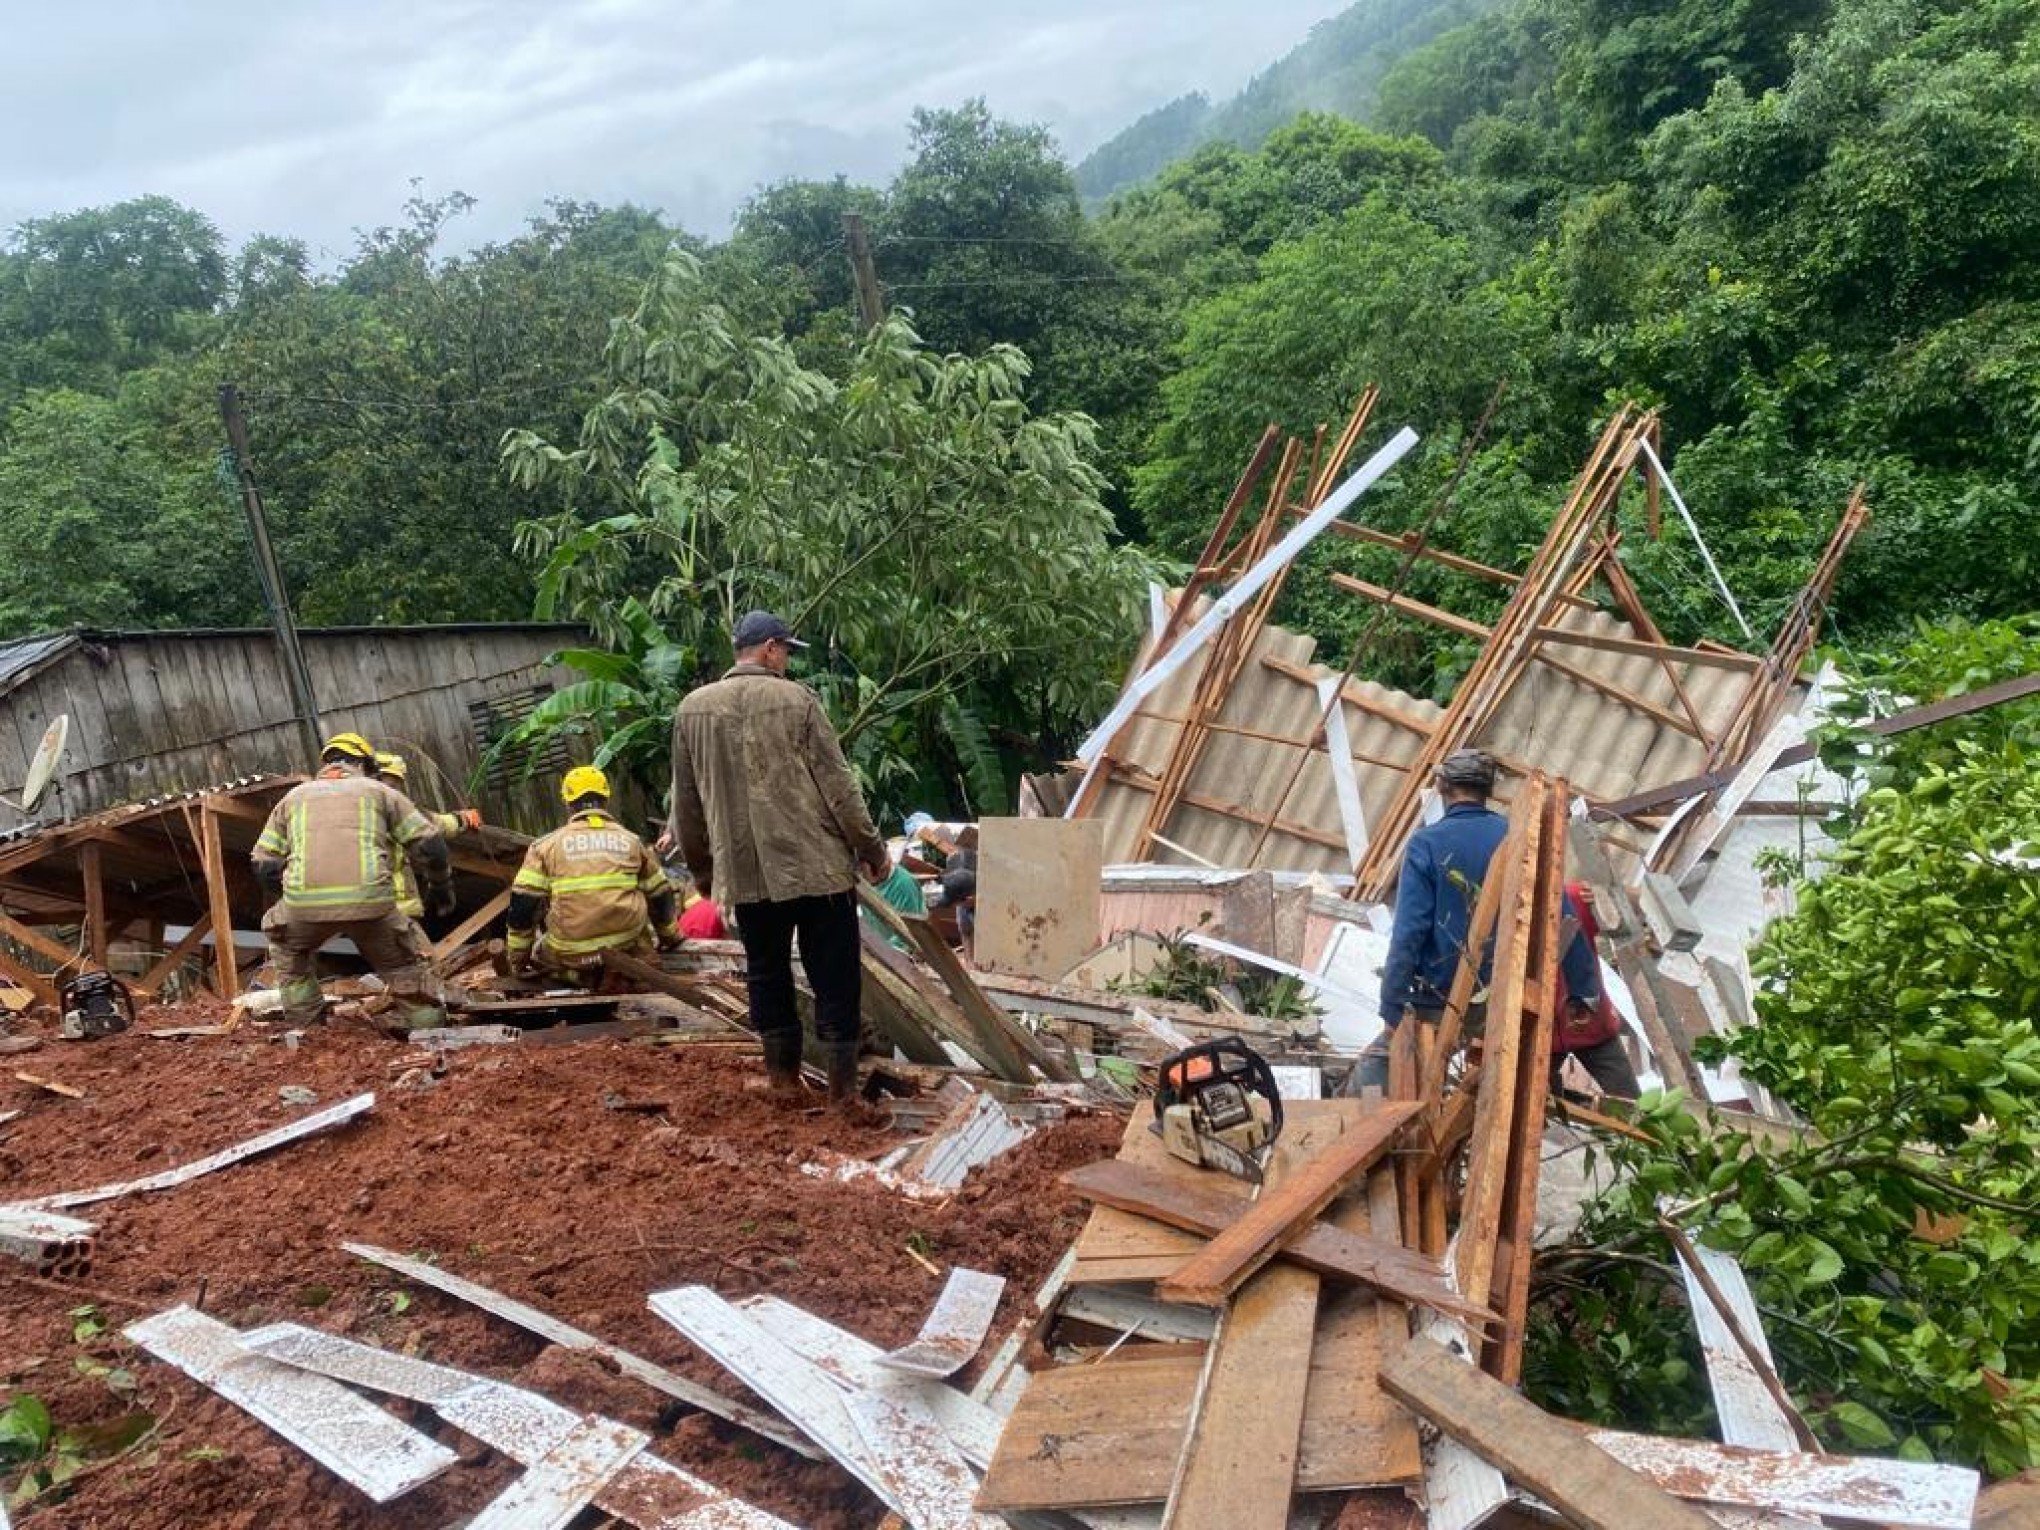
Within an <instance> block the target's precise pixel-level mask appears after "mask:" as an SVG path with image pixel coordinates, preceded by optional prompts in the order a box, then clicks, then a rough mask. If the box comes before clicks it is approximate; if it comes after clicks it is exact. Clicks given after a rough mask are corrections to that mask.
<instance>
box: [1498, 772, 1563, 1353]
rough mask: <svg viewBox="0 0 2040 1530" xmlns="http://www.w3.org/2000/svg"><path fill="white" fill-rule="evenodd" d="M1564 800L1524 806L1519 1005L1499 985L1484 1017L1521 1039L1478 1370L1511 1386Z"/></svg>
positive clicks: (1548, 1024)
mask: <svg viewBox="0 0 2040 1530" xmlns="http://www.w3.org/2000/svg"><path fill="white" fill-rule="evenodd" d="M1566 797H1567V794H1566V789H1565V783H1564V782H1563V781H1555V782H1552V783H1549V785H1548V787H1547V789H1546V790H1545V791H1543V792H1542V793H1541V794H1537V793H1533V794H1531V797H1530V799H1529V801H1528V802H1526V806H1530V805H1534V806H1535V807H1536V809H1537V811H1538V812H1539V814H1540V815H1541V823H1540V825H1539V832H1538V836H1537V845H1536V849H1537V868H1536V880H1535V883H1534V887H1535V892H1534V908H1533V910H1532V915H1531V941H1530V948H1529V952H1528V957H1527V961H1526V963H1525V966H1524V972H1523V987H1522V989H1521V991H1520V999H1519V1000H1514V1001H1512V1000H1510V999H1509V997H1508V990H1507V987H1506V985H1505V986H1504V987H1503V988H1502V989H1500V990H1498V1003H1497V1004H1496V1005H1491V1006H1490V1008H1489V1011H1488V1033H1489V1035H1490V1036H1492V1035H1493V1034H1494V1029H1495V1026H1496V1025H1497V1023H1512V1024H1513V1026H1514V1028H1515V1029H1516V1030H1517V1031H1518V1032H1519V1034H1520V1040H1519V1042H1518V1048H1519V1051H1520V1054H1521V1056H1520V1060H1519V1062H1518V1064H1517V1067H1516V1079H1515V1087H1516V1104H1515V1109H1514V1110H1513V1112H1511V1125H1510V1131H1509V1143H1508V1156H1507V1158H1506V1159H1505V1160H1504V1162H1503V1165H1502V1168H1503V1171H1504V1174H1505V1175H1506V1183H1505V1187H1504V1193H1503V1196H1502V1205H1501V1219H1500V1223H1499V1230H1498V1234H1497V1236H1498V1240H1499V1241H1498V1243H1497V1245H1496V1257H1495V1271H1494V1290H1493V1293H1492V1295H1491V1298H1490V1300H1491V1305H1493V1306H1494V1307H1495V1308H1496V1310H1497V1311H1498V1312H1500V1313H1501V1316H1502V1323H1501V1327H1500V1328H1499V1329H1498V1330H1497V1331H1495V1332H1493V1333H1491V1334H1490V1335H1489V1336H1488V1343H1487V1348H1486V1352H1485V1354H1484V1355H1483V1356H1482V1362H1481V1363H1482V1364H1483V1365H1484V1366H1485V1367H1486V1368H1487V1369H1488V1370H1490V1371H1491V1372H1492V1373H1493V1374H1494V1375H1495V1376H1496V1377H1498V1378H1499V1379H1500V1380H1502V1381H1503V1382H1506V1383H1507V1384H1508V1385H1510V1386H1515V1385H1516V1384H1517V1383H1518V1382H1520V1381H1521V1380H1522V1372H1523V1347H1524V1344H1525V1342H1526V1341H1527V1338H1528V1329H1529V1314H1530V1265H1531V1260H1532V1243H1533V1240H1534V1238H1535V1234H1536V1224H1537V1179H1538V1175H1539V1174H1540V1173H1541V1172H1542V1167H1543V1157H1544V1116H1545V1105H1546V1102H1547V1100H1548V1099H1549V1096H1550V1084H1551V1055H1552V1053H1551V1048H1552V1038H1553V1033H1554V1031H1555V1029H1556V1025H1557V1015H1556V1012H1555V1011H1556V1005H1557V1003H1558V984H1559V962H1558V953H1559V949H1560V946H1561V943H1562V942H1563V941H1565V940H1567V939H1569V938H1571V937H1570V936H1569V935H1567V934H1566V933H1565V930H1564V921H1563V920H1562V918H1561V915H1562V912H1563V910H1564V907H1565V823H1566ZM1500 1017H1506V1019H1505V1020H1502V1019H1501V1018H1500Z"/></svg>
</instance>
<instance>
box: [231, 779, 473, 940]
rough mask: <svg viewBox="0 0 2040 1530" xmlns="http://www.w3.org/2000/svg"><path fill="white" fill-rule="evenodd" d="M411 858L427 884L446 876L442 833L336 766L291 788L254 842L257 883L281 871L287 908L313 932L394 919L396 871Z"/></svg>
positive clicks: (376, 786) (405, 804) (377, 786)
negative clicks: (317, 927)
mask: <svg viewBox="0 0 2040 1530" xmlns="http://www.w3.org/2000/svg"><path fill="white" fill-rule="evenodd" d="M406 852H409V853H410V854H413V855H416V856H417V857H418V858H419V860H420V862H421V863H422V865H423V867H424V869H425V871H426V876H427V880H428V881H434V882H435V883H436V881H437V878H436V877H434V876H433V872H434V871H436V872H437V873H438V876H439V877H443V876H445V875H446V874H447V870H448V868H447V856H446V840H445V837H444V835H442V834H441V832H440V830H439V826H438V825H437V824H435V823H434V822H433V821H432V820H431V819H429V818H427V817H426V816H425V814H423V813H421V812H419V811H418V809H417V808H416V807H415V806H413V805H412V803H411V799H410V798H408V797H406V796H404V795H403V793H401V792H398V791H393V790H391V789H390V788H389V787H387V786H385V785H383V783H382V782H380V781H376V780H372V779H370V778H369V777H367V776H362V775H356V774H355V773H353V772H352V771H349V770H345V769H342V768H340V767H337V766H328V767H327V768H326V769H324V770H322V771H320V772H319V774H318V775H317V776H315V777H313V778H312V779H311V780H309V781H306V782H304V783H303V784H302V785H300V786H295V787H293V788H291V790H290V791H289V793H287V794H286V795H285V797H284V798H283V800H282V801H281V802H279V803H277V804H276V807H275V809H274V810H273V811H272V812H271V813H270V815H269V822H268V824H267V825H265V826H264V828H263V830H262V837H261V838H260V839H258V840H257V841H256V842H255V853H254V861H255V864H256V875H257V877H258V878H260V879H263V880H274V869H275V867H276V865H277V863H279V862H280V863H281V865H282V879H281V881H282V889H283V895H282V907H283V912H284V914H285V916H286V917H287V918H290V919H293V920H296V921H299V922H302V923H308V924H345V923H347V922H349V921H351V920H358V919H374V918H378V917H380V916H381V915H384V914H388V913H392V912H394V911H395V909H396V905H397V869H398V867H399V866H400V865H402V863H403V858H404V856H405V854H406Z"/></svg>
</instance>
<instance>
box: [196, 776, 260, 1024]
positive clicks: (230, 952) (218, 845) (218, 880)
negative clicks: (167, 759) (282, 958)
mask: <svg viewBox="0 0 2040 1530" xmlns="http://www.w3.org/2000/svg"><path fill="white" fill-rule="evenodd" d="M220 800H221V799H218V798H213V797H207V798H206V799H205V800H204V801H203V802H201V803H200V804H199V810H198V822H199V857H200V861H201V864H203V866H204V867H205V893H206V903H207V907H208V910H209V911H210V913H211V915H212V927H213V951H214V959H213V973H214V978H213V991H214V992H216V993H217V994H218V995H219V996H220V997H221V998H222V999H234V998H237V997H238V996H239V995H240V992H241V973H240V969H239V968H238V967H237V966H236V965H235V952H234V900H233V898H232V897H231V896H230V895H229V893H228V892H227V863H226V846H225V841H224V840H223V839H222V838H221V835H220V813H221V811H222V810H221V808H220V807H219V806H218V805H217V803H218V802H219V801H220ZM227 800H231V799H227ZM236 806H239V804H236ZM265 817H266V815H265Z"/></svg>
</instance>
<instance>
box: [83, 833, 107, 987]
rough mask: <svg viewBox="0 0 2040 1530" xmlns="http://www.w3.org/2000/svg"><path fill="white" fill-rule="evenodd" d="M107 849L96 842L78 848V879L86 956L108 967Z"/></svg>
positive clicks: (92, 841) (95, 962) (86, 842)
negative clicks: (81, 886) (82, 893)
mask: <svg viewBox="0 0 2040 1530" xmlns="http://www.w3.org/2000/svg"><path fill="white" fill-rule="evenodd" d="M105 858H106V850H105V847H104V846H102V845H101V844H100V843H99V842H98V841H97V840H89V839H88V840H87V841H85V843H84V844H82V845H80V846H79V847H78V878H79V880H80V881H81V882H82V883H84V886H85V928H84V930H83V932H82V933H83V935H84V938H85V954H86V955H87V956H89V957H91V958H92V961H93V964H94V965H95V966H99V967H104V966H105V965H106V866H105Z"/></svg>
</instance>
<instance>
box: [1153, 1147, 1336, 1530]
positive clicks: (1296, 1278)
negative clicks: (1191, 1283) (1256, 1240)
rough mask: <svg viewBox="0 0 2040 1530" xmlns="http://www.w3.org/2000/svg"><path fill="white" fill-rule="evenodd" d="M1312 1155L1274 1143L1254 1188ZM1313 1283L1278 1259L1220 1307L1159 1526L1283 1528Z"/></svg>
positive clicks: (1313, 1315)
mask: <svg viewBox="0 0 2040 1530" xmlns="http://www.w3.org/2000/svg"><path fill="white" fill-rule="evenodd" d="M1342 1125H1343V1123H1342ZM1341 1135H1343V1132H1342V1133H1341ZM1311 1156H1312V1155H1310V1154H1307V1153H1299V1152H1298V1150H1297V1148H1296V1145H1295V1144H1294V1143H1278V1144H1277V1146H1276V1149H1275V1153H1274V1156H1273V1157H1272V1159H1271V1160H1270V1162H1269V1165H1268V1181H1267V1183H1266V1184H1265V1185H1264V1186H1263V1187H1262V1188H1261V1191H1260V1194H1261V1195H1262V1196H1263V1197H1265V1196H1267V1195H1270V1194H1273V1193H1275V1192H1276V1190H1277V1188H1279V1186H1281V1185H1282V1184H1283V1183H1285V1182H1286V1181H1287V1180H1288V1179H1290V1178H1291V1177H1292V1176H1293V1175H1294V1174H1295V1173H1296V1172H1297V1171H1298V1168H1299V1166H1300V1165H1301V1164H1303V1163H1307V1162H1309V1161H1310V1159H1311ZM1318 1289H1319V1283H1318V1277H1317V1275H1316V1273H1315V1272H1313V1271H1310V1270H1306V1269H1302V1268H1300V1267H1297V1266H1294V1265H1290V1264H1288V1263H1281V1264H1277V1265H1274V1266H1272V1267H1270V1268H1268V1269H1264V1270H1262V1271H1261V1272H1260V1274H1258V1275H1256V1276H1255V1277H1254V1278H1253V1279H1252V1280H1250V1281H1248V1282H1247V1283H1246V1285H1245V1286H1243V1287H1242V1288H1241V1289H1240V1291H1239V1293H1238V1295H1237V1296H1235V1297H1234V1298H1233V1300H1232V1301H1230V1302H1228V1303H1227V1304H1226V1306H1225V1307H1224V1309H1223V1310H1222V1311H1221V1312H1220V1313H1219V1315H1218V1323H1217V1329H1216V1331H1215V1333H1214V1334H1213V1335H1212V1340H1211V1343H1210V1345H1209V1346H1208V1347H1207V1348H1206V1350H1205V1354H1204V1367H1203V1369H1202V1370H1201V1371H1200V1372H1199V1374H1198V1379H1197V1392H1196V1395H1195V1396H1194V1397H1193V1398H1192V1400H1191V1404H1190V1422H1189V1432H1188V1437H1187V1440H1186V1442H1185V1444H1184V1447H1183V1450H1182V1451H1181V1453H1180V1454H1179V1455H1178V1457H1177V1463H1176V1471H1175V1475H1174V1477H1173V1479H1172V1480H1171V1482H1170V1484H1169V1499H1168V1502H1167V1503H1166V1504H1165V1505H1164V1506H1163V1510H1162V1530H1235V1527H1237V1530H1286V1527H1287V1525H1288V1523H1289V1502H1290V1498H1291V1496H1292V1495H1293V1493H1294V1490H1295V1486H1296V1466H1297V1456H1298V1453H1299V1450H1300V1448H1301V1441H1302V1435H1303V1406H1304V1399H1305V1396H1306V1395H1307V1393H1308V1391H1309V1387H1310V1357H1311V1343H1312V1336H1313V1334H1314V1333H1315V1332H1316V1329H1317V1313H1318Z"/></svg>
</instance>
